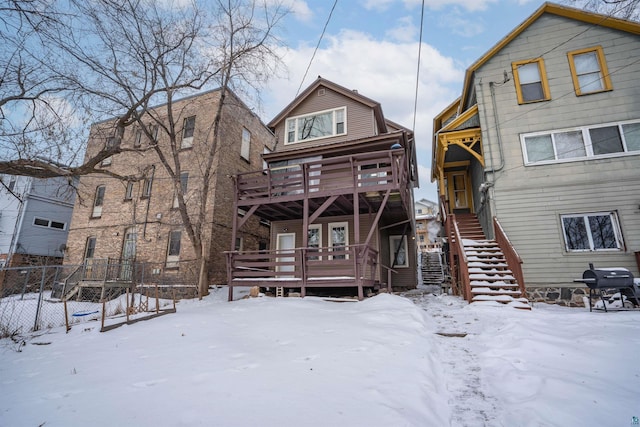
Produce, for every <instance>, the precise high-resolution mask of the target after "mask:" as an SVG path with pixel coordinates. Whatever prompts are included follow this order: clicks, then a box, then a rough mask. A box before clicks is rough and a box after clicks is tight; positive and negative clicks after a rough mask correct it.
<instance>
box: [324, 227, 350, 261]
mask: <svg viewBox="0 0 640 427" xmlns="http://www.w3.org/2000/svg"><path fill="white" fill-rule="evenodd" d="M340 227H344V240H345V241H344V246H345V249H346V248H347V247H348V246H349V223H348V222H347V221H340V222H330V223H329V224H327V234H328V236H329V237H328V240H329V244H328V246H329V252H332V251H333V244H334V243H335V242H334V241H333V229H334V228H340ZM340 246H342V245H340ZM329 259H330V260H331V259H334V257H333V256H332V255H329ZM336 259H343V258H336ZM345 259H349V254H346V258H345Z"/></svg>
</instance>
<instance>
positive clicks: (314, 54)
mask: <svg viewBox="0 0 640 427" xmlns="http://www.w3.org/2000/svg"><path fill="white" fill-rule="evenodd" d="M423 1H424V0H423ZM337 4H338V0H335V1H334V2H333V7H332V8H331V12H329V17H328V18H327V22H325V23H324V28H323V29H322V34H320V38H319V39H318V44H317V45H316V48H315V49H314V50H313V55H311V60H309V65H307V69H306V70H305V72H304V76H302V80H301V81H300V86H298V90H297V92H296V96H295V97H294V98H296V97H297V96H298V94H300V89H301V88H302V84H303V83H304V80H305V79H306V78H307V73H308V72H309V68H311V63H312V62H313V58H315V57H316V52H317V51H318V48H319V47H320V43H321V42H322V38H323V37H324V33H325V31H326V30H327V26H328V25H329V21H331V16H332V15H333V11H334V9H335V8H336V5H337Z"/></svg>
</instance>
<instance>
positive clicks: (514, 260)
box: [493, 216, 527, 298]
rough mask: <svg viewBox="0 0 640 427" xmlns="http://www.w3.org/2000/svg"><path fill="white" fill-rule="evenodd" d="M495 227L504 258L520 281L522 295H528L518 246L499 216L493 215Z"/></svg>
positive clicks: (519, 287) (517, 280) (519, 286)
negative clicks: (516, 246)
mask: <svg viewBox="0 0 640 427" xmlns="http://www.w3.org/2000/svg"><path fill="white" fill-rule="evenodd" d="M493 229H494V231H495V236H496V242H497V243H498V246H500V250H501V251H502V253H503V254H504V258H505V259H506V260H507V265H508V266H509V270H511V272H512V273H513V277H515V278H516V282H518V289H519V290H520V293H521V296H522V297H525V298H526V297H527V292H526V290H525V286H524V275H523V274H522V258H520V255H518V252H517V251H516V248H515V247H514V246H513V244H512V243H511V241H510V240H509V238H508V237H507V233H505V231H504V229H503V228H502V225H500V222H499V221H498V218H496V217H495V216H494V217H493Z"/></svg>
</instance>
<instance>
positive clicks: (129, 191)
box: [124, 181, 133, 200]
mask: <svg viewBox="0 0 640 427" xmlns="http://www.w3.org/2000/svg"><path fill="white" fill-rule="evenodd" d="M132 198H133V182H131V181H129V182H127V189H126V190H125V191H124V199H125V200H131V199H132Z"/></svg>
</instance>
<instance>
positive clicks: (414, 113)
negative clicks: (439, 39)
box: [411, 0, 424, 134]
mask: <svg viewBox="0 0 640 427" xmlns="http://www.w3.org/2000/svg"><path fill="white" fill-rule="evenodd" d="M423 25H424V0H422V9H421V11H420V40H419V42H418V66H417V70H416V93H415V98H414V101H413V125H412V128H411V131H412V132H413V133H414V134H415V132H416V116H417V114H418V86H419V84H420V57H421V56H422V26H423Z"/></svg>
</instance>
